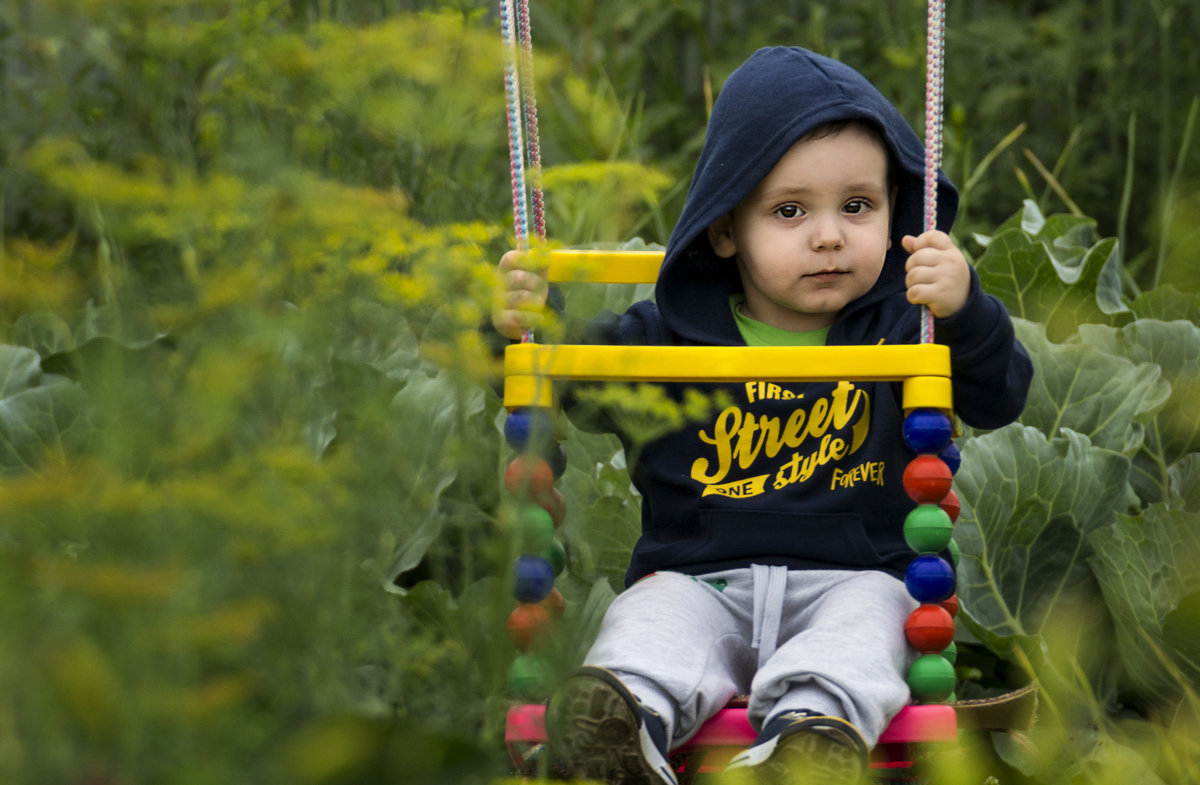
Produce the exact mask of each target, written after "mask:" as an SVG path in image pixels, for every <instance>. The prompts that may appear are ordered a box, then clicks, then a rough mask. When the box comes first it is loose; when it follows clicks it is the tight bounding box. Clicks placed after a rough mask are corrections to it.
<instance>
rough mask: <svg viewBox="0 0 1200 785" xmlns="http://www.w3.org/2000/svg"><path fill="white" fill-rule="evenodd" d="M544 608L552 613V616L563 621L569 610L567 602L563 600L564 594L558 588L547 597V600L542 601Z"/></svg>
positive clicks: (551, 590) (553, 589) (552, 590)
mask: <svg viewBox="0 0 1200 785" xmlns="http://www.w3.org/2000/svg"><path fill="white" fill-rule="evenodd" d="M542 607H543V608H545V609H546V610H548V611H550V615H552V616H553V617H554V618H556V619H561V618H562V615H563V613H565V612H566V610H567V601H566V600H565V599H563V595H562V592H560V591H559V590H558V589H557V588H552V589H550V593H549V594H547V595H546V599H544V600H542Z"/></svg>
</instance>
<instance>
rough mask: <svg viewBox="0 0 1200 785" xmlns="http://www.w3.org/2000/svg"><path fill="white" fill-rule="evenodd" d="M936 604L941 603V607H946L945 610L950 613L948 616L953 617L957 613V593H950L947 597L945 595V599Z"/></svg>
mask: <svg viewBox="0 0 1200 785" xmlns="http://www.w3.org/2000/svg"><path fill="white" fill-rule="evenodd" d="M938 605H941V606H942V607H943V608H945V609H946V612H947V613H949V614H950V618H954V617H955V616H957V615H958V595H957V594H951V595H950V596H949V597H947V598H946V599H944V600H942V601H941V602H939V603H938Z"/></svg>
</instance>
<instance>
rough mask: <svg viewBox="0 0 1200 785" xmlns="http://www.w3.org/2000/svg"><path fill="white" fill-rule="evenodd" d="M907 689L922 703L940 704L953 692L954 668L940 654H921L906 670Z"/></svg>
mask: <svg viewBox="0 0 1200 785" xmlns="http://www.w3.org/2000/svg"><path fill="white" fill-rule="evenodd" d="M908 688H909V690H911V691H912V694H913V697H914V698H916V699H917V700H919V701H921V702H923V703H940V702H941V701H944V700H946V698H948V697H950V694H951V693H952V692H954V666H953V665H951V664H950V663H949V662H948V661H947V660H946V658H945V657H943V656H942V655H940V654H922V655H921V656H920V657H918V658H917V659H916V661H914V662H913V664H912V665H911V666H910V667H909V669H908Z"/></svg>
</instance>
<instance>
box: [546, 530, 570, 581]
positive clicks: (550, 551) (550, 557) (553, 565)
mask: <svg viewBox="0 0 1200 785" xmlns="http://www.w3.org/2000/svg"><path fill="white" fill-rule="evenodd" d="M542 558H543V559H545V560H546V561H547V562H548V563H549V564H550V569H551V570H553V571H554V574H555V575H559V574H560V573H562V571H563V570H565V569H566V568H567V549H566V548H564V547H563V544H562V543H561V542H559V541H558V540H556V539H554V538H553V537H551V538H550V542H548V543H546V547H545V548H543V549H542Z"/></svg>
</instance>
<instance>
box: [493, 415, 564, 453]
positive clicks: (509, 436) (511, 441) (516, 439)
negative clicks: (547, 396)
mask: <svg viewBox="0 0 1200 785" xmlns="http://www.w3.org/2000/svg"><path fill="white" fill-rule="evenodd" d="M553 431H554V422H553V420H552V419H551V417H550V412H549V411H548V410H546V409H540V408H533V407H523V408H520V409H514V410H513V411H511V412H509V414H508V417H507V418H506V419H505V420H504V439H505V441H507V442H508V446H509V447H512V448H513V449H514V450H516V451H517V452H522V451H524V450H525V448H526V447H528V446H529V445H530V442H532V443H533V444H535V445H537V444H541V443H544V442H547V441H550V440H551V437H552V435H553Z"/></svg>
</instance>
